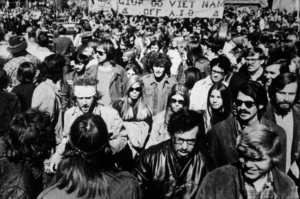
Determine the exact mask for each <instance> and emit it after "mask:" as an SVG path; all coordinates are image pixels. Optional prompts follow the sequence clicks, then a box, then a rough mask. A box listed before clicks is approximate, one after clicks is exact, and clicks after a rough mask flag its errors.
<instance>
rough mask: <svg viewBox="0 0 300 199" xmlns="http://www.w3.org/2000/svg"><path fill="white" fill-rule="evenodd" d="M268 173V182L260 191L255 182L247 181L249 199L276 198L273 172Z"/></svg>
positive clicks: (246, 187)
mask: <svg viewBox="0 0 300 199" xmlns="http://www.w3.org/2000/svg"><path fill="white" fill-rule="evenodd" d="M267 175H268V176H267V182H266V183H265V184H264V185H263V187H262V189H261V190H259V191H257V190H256V189H255V186H254V185H253V184H250V183H247V182H245V189H246V192H247V199H274V188H273V182H274V181H273V174H272V172H269V173H268V174H267Z"/></svg>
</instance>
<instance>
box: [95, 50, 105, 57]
mask: <svg viewBox="0 0 300 199" xmlns="http://www.w3.org/2000/svg"><path fill="white" fill-rule="evenodd" d="M96 53H97V54H98V55H100V56H103V55H104V54H105V52H103V51H98V50H96Z"/></svg>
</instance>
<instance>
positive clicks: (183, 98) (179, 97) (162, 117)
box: [146, 84, 190, 148]
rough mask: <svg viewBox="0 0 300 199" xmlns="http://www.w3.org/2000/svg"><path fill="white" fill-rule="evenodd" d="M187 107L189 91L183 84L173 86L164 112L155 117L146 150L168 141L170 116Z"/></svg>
mask: <svg viewBox="0 0 300 199" xmlns="http://www.w3.org/2000/svg"><path fill="white" fill-rule="evenodd" d="M189 105H190V98H189V89H188V88H186V87H185V86H184V85H183V84H176V85H174V86H173V87H172V89H171V91H170V93H169V96H168V100H167V108H166V110H164V111H162V112H160V113H158V114H157V115H156V116H155V119H154V121H153V125H152V130H151V133H150V138H149V141H148V143H147V145H146V148H149V147H150V146H152V145H156V144H159V143H161V142H163V141H165V140H168V139H170V135H169V132H168V131H167V126H168V123H169V119H170V116H171V115H172V114H173V113H175V112H178V111H179V110H182V109H185V110H188V108H189Z"/></svg>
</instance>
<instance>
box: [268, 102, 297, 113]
mask: <svg viewBox="0 0 300 199" xmlns="http://www.w3.org/2000/svg"><path fill="white" fill-rule="evenodd" d="M281 104H288V105H289V106H288V107H287V108H283V107H280V105H281ZM273 106H274V108H275V110H276V112H277V113H278V114H279V115H282V116H285V115H287V114H288V113H289V112H290V110H291V109H292V107H293V104H292V103H288V102H287V103H273Z"/></svg>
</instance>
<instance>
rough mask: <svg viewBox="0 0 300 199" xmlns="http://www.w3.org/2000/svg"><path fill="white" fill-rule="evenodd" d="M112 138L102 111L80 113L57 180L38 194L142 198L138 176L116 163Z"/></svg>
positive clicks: (43, 196)
mask: <svg viewBox="0 0 300 199" xmlns="http://www.w3.org/2000/svg"><path fill="white" fill-rule="evenodd" d="M108 140H109V135H108V131H107V127H106V124H105V122H104V121H103V119H102V118H101V117H100V116H99V115H93V114H89V113H88V114H84V115H82V116H79V117H78V118H77V119H76V120H75V121H74V123H73V124H72V126H71V131H70V136H69V140H68V143H67V145H66V148H65V152H64V153H63V158H62V160H61V162H60V163H59V166H58V170H57V172H56V180H57V183H56V184H55V185H53V186H52V187H49V188H48V189H46V190H44V191H43V192H42V193H41V194H40V195H39V197H38V198H39V199H48V198H49V199H50V198H61V199H66V198H76V199H81V198H90V199H93V198H105V199H109V198H114V199H118V198H128V199H129V198H141V191H140V188H139V185H138V182H137V181H136V180H135V178H134V177H133V176H132V175H131V174H130V173H128V172H126V171H120V170H118V169H117V168H116V167H115V166H114V162H113V158H112V151H111V148H110V145H109V141H108Z"/></svg>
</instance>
